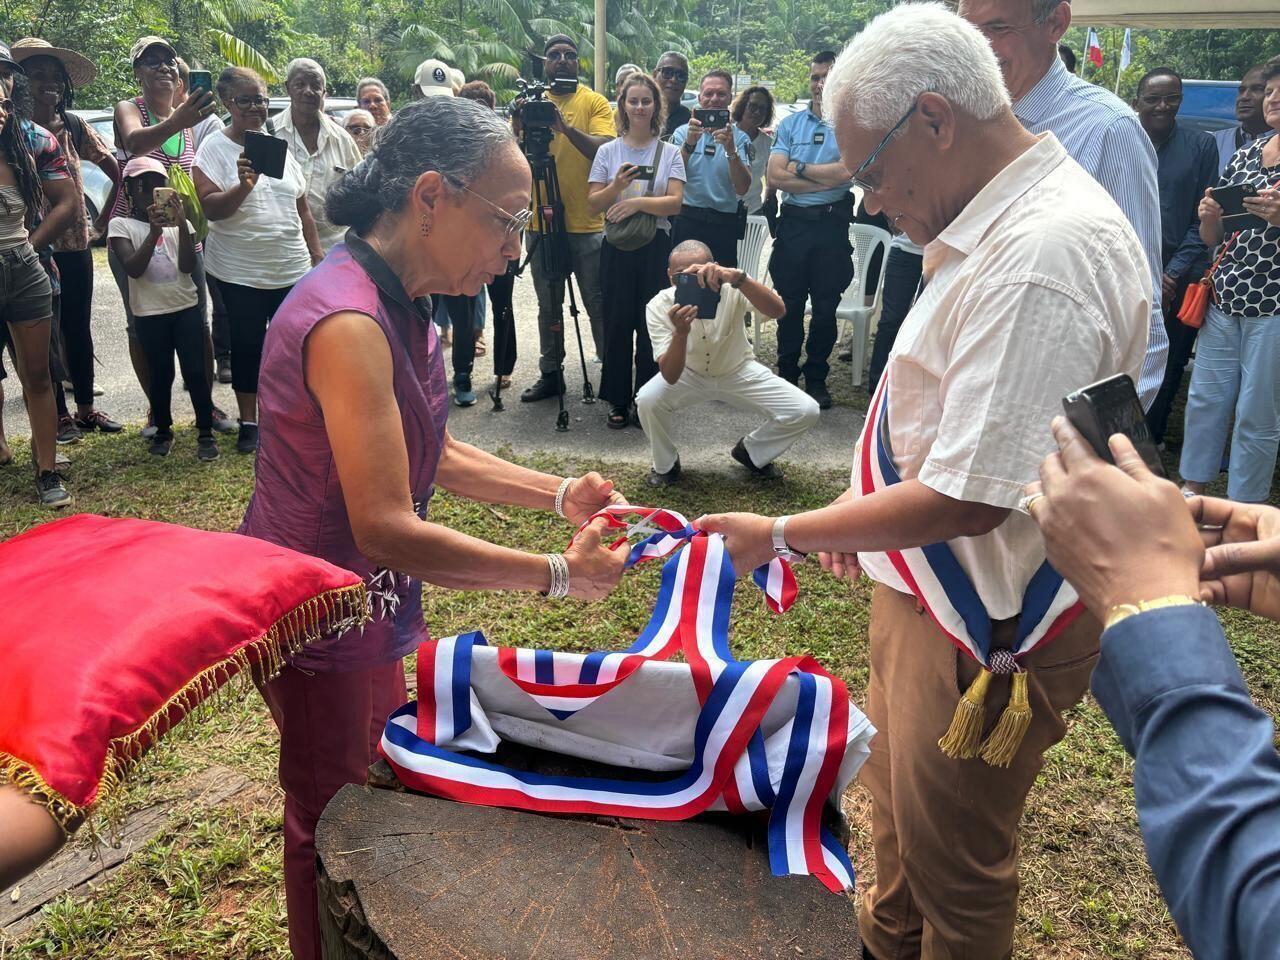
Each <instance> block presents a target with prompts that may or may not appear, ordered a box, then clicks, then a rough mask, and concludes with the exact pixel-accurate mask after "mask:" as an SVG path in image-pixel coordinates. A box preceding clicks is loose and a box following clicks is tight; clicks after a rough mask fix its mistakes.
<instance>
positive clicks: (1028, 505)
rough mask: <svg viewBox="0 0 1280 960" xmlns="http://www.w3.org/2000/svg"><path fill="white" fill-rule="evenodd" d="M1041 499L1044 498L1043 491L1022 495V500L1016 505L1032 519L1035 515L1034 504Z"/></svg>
mask: <svg viewBox="0 0 1280 960" xmlns="http://www.w3.org/2000/svg"><path fill="white" fill-rule="evenodd" d="M1043 499H1044V494H1043V493H1033V494H1031V495H1030V496H1028V497H1023V498H1022V502H1021V503H1020V504H1018V507H1019V508H1020V509H1021V510H1022V512H1023V513H1025V514H1027V515H1028V516H1029V517H1031V519H1033V520H1034V519H1035V516H1036V514H1035V507H1036V504H1037V503H1039V502H1040V501H1041V500H1043Z"/></svg>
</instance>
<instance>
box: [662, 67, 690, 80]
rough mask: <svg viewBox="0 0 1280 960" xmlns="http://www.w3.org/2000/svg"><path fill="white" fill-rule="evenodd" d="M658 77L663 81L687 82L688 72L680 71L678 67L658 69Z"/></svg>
mask: <svg viewBox="0 0 1280 960" xmlns="http://www.w3.org/2000/svg"><path fill="white" fill-rule="evenodd" d="M658 76H660V77H662V79H663V80H688V79H689V71H688V70H681V69H680V68H679V67H660V68H659V69H658Z"/></svg>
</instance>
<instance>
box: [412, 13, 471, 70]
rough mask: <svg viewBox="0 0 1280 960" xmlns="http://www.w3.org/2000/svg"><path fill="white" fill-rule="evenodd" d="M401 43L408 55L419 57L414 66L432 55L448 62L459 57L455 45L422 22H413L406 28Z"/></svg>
mask: <svg viewBox="0 0 1280 960" xmlns="http://www.w3.org/2000/svg"><path fill="white" fill-rule="evenodd" d="M400 44H401V46H402V47H403V48H404V51H403V52H404V54H405V56H406V57H410V58H413V57H416V58H417V59H416V60H414V61H413V66H414V67H416V66H417V65H418V64H419V63H421V62H422V61H423V60H426V59H429V58H432V57H434V58H435V59H437V60H444V61H445V62H447V63H452V62H453V61H454V60H455V59H456V58H457V57H456V54H455V53H454V49H453V47H452V46H450V44H449V42H448V41H447V40H445V38H444V37H442V36H440V34H438V33H436V32H435V31H434V30H432V29H431V28H430V27H427V26H423V25H422V24H420V23H411V24H409V26H407V27H405V28H404V32H403V33H401V34H400ZM410 69H412V67H411V68H410Z"/></svg>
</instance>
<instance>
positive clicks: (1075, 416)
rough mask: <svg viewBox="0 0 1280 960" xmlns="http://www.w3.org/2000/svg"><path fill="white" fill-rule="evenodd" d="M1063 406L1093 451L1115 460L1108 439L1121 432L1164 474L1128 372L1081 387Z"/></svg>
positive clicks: (1158, 452)
mask: <svg viewBox="0 0 1280 960" xmlns="http://www.w3.org/2000/svg"><path fill="white" fill-rule="evenodd" d="M1062 409H1063V411H1064V412H1065V413H1066V415H1067V419H1068V420H1070V421H1071V425H1072V426H1073V427H1075V428H1076V430H1077V431H1078V432H1079V433H1080V435H1081V436H1082V437H1084V438H1085V439H1086V440H1087V441H1089V446H1091V447H1093V452H1094V453H1096V454H1097V455H1098V456H1099V457H1101V458H1102V459H1103V460H1105V461H1107V463H1115V458H1114V457H1113V456H1112V455H1111V447H1110V445H1109V443H1108V441H1109V440H1110V439H1111V436H1112V435H1113V434H1116V433H1122V434H1124V435H1125V436H1126V437H1128V438H1129V440H1130V441H1131V442H1132V443H1133V446H1134V449H1136V450H1137V451H1138V454H1139V455H1140V456H1141V457H1142V460H1143V462H1144V463H1146V465H1147V466H1148V467H1150V468H1151V472H1152V473H1154V474H1156V476H1160V477H1163V476H1164V475H1165V472H1164V464H1163V463H1161V462H1160V451H1159V450H1157V449H1156V444H1155V441H1154V440H1153V439H1152V437H1151V430H1150V429H1149V428H1148V427H1147V417H1146V414H1145V413H1143V411H1142V403H1141V402H1140V401H1139V400H1138V391H1137V390H1136V389H1135V388H1134V385H1133V380H1132V379H1131V378H1130V377H1129V376H1128V374H1124V373H1122V374H1119V375H1117V376H1114V377H1109V378H1107V379H1106V380H1099V381H1098V382H1097V383H1091V384H1089V386H1087V387H1082V388H1081V389H1079V390H1077V391H1075V392H1074V393H1072V394H1070V395H1068V396H1067V397H1064V398H1063V401H1062Z"/></svg>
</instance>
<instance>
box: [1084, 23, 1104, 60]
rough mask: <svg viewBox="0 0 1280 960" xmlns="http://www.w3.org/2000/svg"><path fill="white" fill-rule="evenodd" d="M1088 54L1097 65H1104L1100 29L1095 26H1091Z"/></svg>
mask: <svg viewBox="0 0 1280 960" xmlns="http://www.w3.org/2000/svg"><path fill="white" fill-rule="evenodd" d="M1086 56H1088V58H1089V62H1090V63H1092V64H1093V65H1094V66H1095V67H1100V66H1102V41H1101V40H1099V39H1098V31H1097V30H1095V29H1093V27H1090V28H1089V43H1088V49H1087V50H1086Z"/></svg>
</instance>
